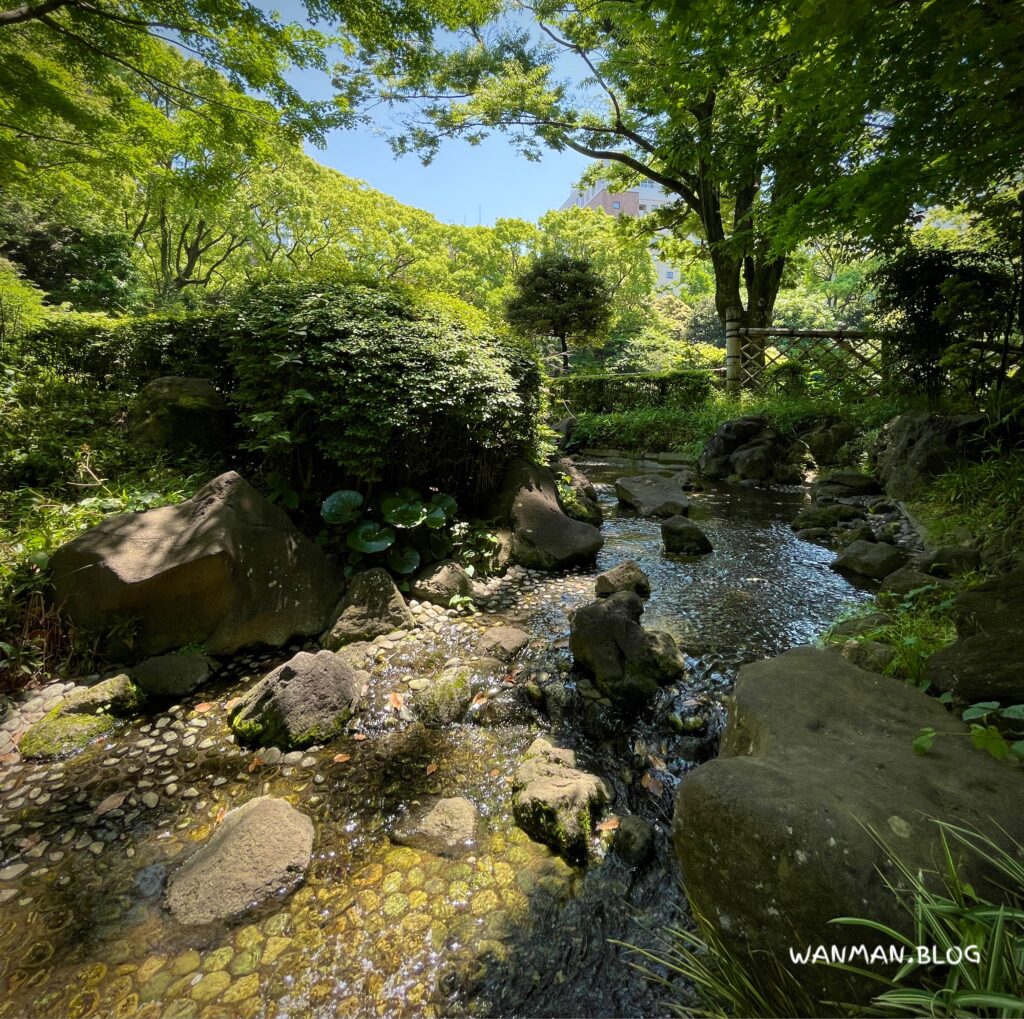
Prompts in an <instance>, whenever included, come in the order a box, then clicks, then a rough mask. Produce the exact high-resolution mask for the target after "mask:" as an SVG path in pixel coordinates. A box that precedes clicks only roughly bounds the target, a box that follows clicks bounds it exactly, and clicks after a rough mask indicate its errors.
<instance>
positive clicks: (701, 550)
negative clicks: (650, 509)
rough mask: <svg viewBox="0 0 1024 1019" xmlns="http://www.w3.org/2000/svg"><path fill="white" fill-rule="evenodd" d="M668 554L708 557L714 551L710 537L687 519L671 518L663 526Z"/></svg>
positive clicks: (662, 538)
mask: <svg viewBox="0 0 1024 1019" xmlns="http://www.w3.org/2000/svg"><path fill="white" fill-rule="evenodd" d="M661 540H662V541H663V542H664V543H665V551H666V552H675V553H676V554H678V555H707V553H708V552H711V551H713V550H712V547H711V542H710V541H709V540H708V536H707V535H706V534H705V533H704V532H703V531H702V530H701V529H700V528H699V527H698V526H697V525H696V524H695V523H694V522H693V521H692V520H687V519H686V517H669V518H668V520H666V521H664V522H663V523H662V525H661Z"/></svg>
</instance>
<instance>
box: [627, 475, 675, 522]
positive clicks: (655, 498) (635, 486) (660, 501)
mask: <svg viewBox="0 0 1024 1019" xmlns="http://www.w3.org/2000/svg"><path fill="white" fill-rule="evenodd" d="M615 495H616V496H617V497H618V500H619V502H620V503H622V504H623V505H624V506H628V507H629V508H630V509H632V510H634V511H635V512H636V513H637V514H638V515H639V516H642V517H656V518H661V517H672V516H675V515H676V514H682V515H685V514H687V513H689V512H690V500H689V499H687V498H686V493H685V492H684V491H683V489H682V488H681V487H680V485H679V484H677V483H676V482H675V481H673V480H672V479H671V478H665V477H662V475H660V474H636V475H634V476H633V477H628V478H619V479H618V480H617V481H616V482H615Z"/></svg>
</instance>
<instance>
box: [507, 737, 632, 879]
mask: <svg viewBox="0 0 1024 1019" xmlns="http://www.w3.org/2000/svg"><path fill="white" fill-rule="evenodd" d="M512 788H513V790H514V792H513V796H512V812H513V815H514V816H515V819H516V824H518V825H519V827H520V828H522V829H523V831H525V832H526V834H527V835H529V836H530V838H532V839H535V840H536V841H537V842H543V843H545V844H546V845H549V846H551V847H552V848H554V849H556V850H558V852H560V853H562V854H563V855H564V856H566V857H567V858H568V859H570V860H574V861H581V860H585V859H586V857H587V847H588V842H589V839H590V832H591V830H592V828H593V824H594V813H595V812H596V811H597V810H598V809H599V808H600V807H602V806H603V805H604V804H606V803H611V802H612V801H613V800H614V799H615V791H614V790H613V789H612V787H611V786H610V785H609V784H608V783H607V782H605V781H604V779H601V778H598V777H597V776H596V775H591V774H590V773H588V772H585V771H580V770H579V769H578V768H577V767H576V755H575V754H574V753H573V752H572V751H571V750H565V749H563V748H561V747H556V746H554V745H553V744H552V743H551V742H550V741H549V740H547V739H545V738H543V737H538V738H537V739H535V740H534V741H533V743H531V744H530V746H529V748H528V749H527V751H526V754H525V755H524V757H523V760H522V763H521V764H520V765H519V767H518V768H517V769H516V772H515V775H514V776H513V778H512Z"/></svg>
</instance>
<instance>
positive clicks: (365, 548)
mask: <svg viewBox="0 0 1024 1019" xmlns="http://www.w3.org/2000/svg"><path fill="white" fill-rule="evenodd" d="M394 543H395V532H394V531H393V530H392V529H391V528H390V527H381V525H380V524H377V523H374V522H373V521H372V520H364V521H363V522H362V523H361V524H356V526H355V527H353V528H352V530H351V531H349V532H348V534H347V535H346V536H345V544H346V545H348V547H349V548H350V549H352V550H353V551H355V552H367V553H370V552H383V551H385V550H386V549H389V548H391V546H392V545H394Z"/></svg>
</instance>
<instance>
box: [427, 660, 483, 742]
mask: <svg viewBox="0 0 1024 1019" xmlns="http://www.w3.org/2000/svg"><path fill="white" fill-rule="evenodd" d="M498 664H499V665H500V663H498ZM475 675H476V670H474V666H473V663H472V662H466V663H463V664H461V665H450V666H448V668H446V669H445V670H444V671H443V672H441V673H440V674H439V675H437V676H435V677H434V678H433V679H431V680H430V682H429V683H428V684H427V685H426V686H425V687H424V688H423V689H422V690H418V691H417V692H416V696H415V697H414V698H413V702H412V710H413V711H414V712H415V714H416V717H417V718H419V720H420V721H421V722H422V723H423V724H424V725H425V726H427V728H428V729H443V728H444V727H445V726H447V725H451V724H452V723H453V722H458V721H460V720H461V719H462V717H463V716H464V715H465V714H466V712H467V711H468V710H469V705H470V703H471V702H472V700H473V678H474V676H475Z"/></svg>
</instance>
